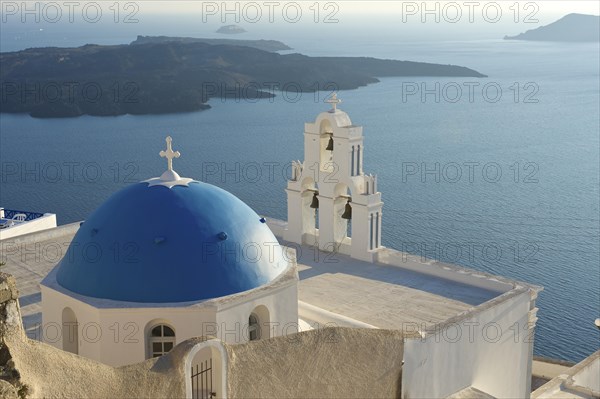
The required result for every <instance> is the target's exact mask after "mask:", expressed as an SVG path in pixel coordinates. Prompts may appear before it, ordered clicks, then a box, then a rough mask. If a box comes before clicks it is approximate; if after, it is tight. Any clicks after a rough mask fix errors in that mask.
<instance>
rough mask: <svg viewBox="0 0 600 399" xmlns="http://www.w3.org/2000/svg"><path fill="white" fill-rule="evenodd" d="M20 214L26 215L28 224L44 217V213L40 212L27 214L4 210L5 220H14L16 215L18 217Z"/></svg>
mask: <svg viewBox="0 0 600 399" xmlns="http://www.w3.org/2000/svg"><path fill="white" fill-rule="evenodd" d="M19 213H21V214H23V215H25V221H26V222H28V221H30V220H33V219H37V218H41V217H42V216H44V214H43V213H39V212H25V211H17V210H14V209H5V210H4V218H5V219H12V218H13V217H14V216H15V215H18V214H19Z"/></svg>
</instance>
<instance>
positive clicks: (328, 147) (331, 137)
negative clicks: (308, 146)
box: [325, 136, 333, 151]
mask: <svg viewBox="0 0 600 399" xmlns="http://www.w3.org/2000/svg"><path fill="white" fill-rule="evenodd" d="M325 149H326V150H327V151H333V136H330V137H329V143H327V148H325Z"/></svg>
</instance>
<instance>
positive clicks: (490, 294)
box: [283, 242, 502, 329]
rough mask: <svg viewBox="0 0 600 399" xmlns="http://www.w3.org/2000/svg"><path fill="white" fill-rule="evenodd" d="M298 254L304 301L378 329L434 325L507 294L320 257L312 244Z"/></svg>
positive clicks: (388, 267) (377, 265) (382, 266)
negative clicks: (409, 324)
mask: <svg viewBox="0 0 600 399" xmlns="http://www.w3.org/2000/svg"><path fill="white" fill-rule="evenodd" d="M283 244H284V245H285V244H286V243H285V242H284V243H283ZM296 248H297V246H296ZM297 253H298V254H299V256H298V259H297V261H298V273H299V277H300V286H299V299H300V300H301V301H303V302H306V303H309V304H311V305H314V306H318V307H320V308H323V309H325V310H328V311H330V312H333V313H337V314H341V315H344V316H346V317H350V318H352V319H356V320H358V321H361V322H363V323H367V324H370V325H373V326H375V327H378V328H385V329H402V327H403V326H406V323H417V324H418V325H419V327H422V326H423V325H425V326H427V327H430V326H432V325H435V324H438V323H440V322H443V321H445V320H447V319H449V318H451V317H453V316H456V315H457V314H459V313H462V312H464V311H467V310H469V309H470V308H472V307H473V306H477V305H480V304H482V303H484V302H486V301H488V300H490V299H493V298H495V297H497V296H499V295H500V294H502V292H497V291H492V290H489V289H485V288H480V287H476V286H470V285H468V284H464V283H460V282H456V281H451V280H448V279H444V278H440V277H436V276H431V275H427V274H424V273H419V272H415V271H412V270H408V269H404V268H401V267H397V266H391V265H385V264H381V263H368V262H364V261H360V260H357V259H353V258H351V257H349V256H347V255H342V254H329V253H324V252H321V253H319V255H318V257H317V258H318V259H317V260H315V256H314V254H315V249H313V248H311V247H308V246H302V247H301V249H300V250H297Z"/></svg>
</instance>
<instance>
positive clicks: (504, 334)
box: [402, 289, 536, 399]
mask: <svg viewBox="0 0 600 399" xmlns="http://www.w3.org/2000/svg"><path fill="white" fill-rule="evenodd" d="M487 305H488V306H486V304H484V305H481V308H480V309H481V310H479V309H478V310H476V311H474V312H472V314H470V315H469V316H467V317H465V318H461V319H457V320H454V322H453V321H452V319H451V320H450V323H445V324H444V327H442V328H440V330H439V332H438V334H430V335H427V336H426V337H425V338H424V339H407V340H406V342H405V347H404V348H405V349H404V366H403V371H402V397H403V398H411V399H414V398H445V397H447V396H449V395H451V394H453V393H455V392H457V391H460V390H462V389H464V388H466V387H469V386H473V387H475V388H477V389H479V390H481V391H483V392H485V393H488V394H490V395H492V396H493V397H496V398H525V397H529V388H530V380H531V348H532V345H533V336H532V335H531V331H530V330H528V327H530V323H529V322H530V317H533V318H534V319H535V311H536V309H533V310H532V312H531V313H532V315H531V316H530V306H531V293H530V291H528V290H526V289H522V290H520V291H513V292H510V293H507V294H504V295H503V296H501V297H499V298H496V299H494V300H492V301H490V302H489V303H488V304H487ZM498 334H499V335H498Z"/></svg>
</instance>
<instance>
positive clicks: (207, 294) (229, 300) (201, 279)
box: [41, 137, 298, 366]
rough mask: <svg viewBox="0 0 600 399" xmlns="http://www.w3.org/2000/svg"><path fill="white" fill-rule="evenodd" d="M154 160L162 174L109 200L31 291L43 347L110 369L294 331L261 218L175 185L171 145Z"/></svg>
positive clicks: (194, 186)
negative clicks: (181, 348)
mask: <svg viewBox="0 0 600 399" xmlns="http://www.w3.org/2000/svg"><path fill="white" fill-rule="evenodd" d="M161 156H165V157H167V159H168V169H167V171H166V172H165V173H163V174H162V176H161V177H158V178H154V179H150V180H147V181H144V182H140V183H138V184H134V185H131V186H129V187H126V188H125V189H123V190H121V191H119V192H117V193H116V194H114V195H113V196H112V197H111V198H109V199H108V200H107V201H106V202H105V203H104V204H103V205H102V206H100V207H99V208H98V209H97V210H96V211H95V212H94V213H93V214H92V215H90V217H89V218H88V219H87V220H86V221H85V222H83V224H82V225H81V227H80V228H79V230H78V231H77V234H76V235H75V237H74V238H73V241H72V242H71V244H70V246H69V249H68V251H67V254H66V255H65V256H64V257H63V259H62V260H61V261H60V262H59V264H58V265H57V266H56V267H55V268H54V269H53V270H52V271H51V272H50V273H49V274H48V275H47V277H46V278H45V279H44V280H43V282H42V283H41V293H42V304H43V325H44V326H45V333H44V339H45V341H46V342H48V343H51V344H52V345H55V346H57V347H59V348H62V349H64V350H67V351H69V352H73V353H77V354H80V355H82V356H86V357H89V358H92V359H96V360H99V361H101V362H103V363H106V364H110V365H114V366H121V365H125V364H131V363H135V362H140V361H142V360H144V359H148V358H151V357H157V356H161V355H163V354H165V353H167V352H169V351H170V350H171V349H172V348H173V347H174V346H175V345H176V344H177V343H179V342H182V341H184V340H186V339H188V338H192V337H199V336H222V337H224V341H225V342H229V343H241V342H246V341H248V340H252V339H259V338H269V337H271V336H277V335H281V334H283V333H286V334H289V333H292V332H296V331H297V328H298V324H297V323H298V288H297V286H298V275H297V272H296V265H295V261H294V259H293V256H292V257H289V256H288V255H287V253H284V250H283V249H282V247H280V246H279V244H278V242H277V239H276V238H275V237H274V236H273V234H272V233H271V231H270V230H269V227H268V226H267V224H266V223H265V219H264V218H261V217H260V216H258V215H257V214H256V213H254V211H252V210H251V209H250V208H249V207H248V206H247V205H246V204H244V203H243V202H242V201H240V200H239V199H238V198H236V197H235V196H233V195H232V194H230V193H228V192H226V191H224V190H221V189H219V188H217V187H215V186H211V185H209V184H205V183H201V182H197V181H194V180H192V179H189V178H182V177H180V176H179V175H178V174H177V173H176V172H175V171H174V170H173V168H172V158H176V157H178V156H179V153H178V152H174V151H172V149H171V138H170V137H168V138H167V150H166V151H164V152H161ZM158 210H159V211H158ZM274 321H276V322H277V323H278V324H277V325H274V324H273V323H272V322H274ZM53 326H55V328H54V329H53ZM61 332H62V333H61ZM59 338H60V339H59Z"/></svg>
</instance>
